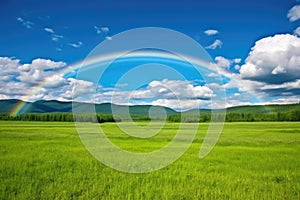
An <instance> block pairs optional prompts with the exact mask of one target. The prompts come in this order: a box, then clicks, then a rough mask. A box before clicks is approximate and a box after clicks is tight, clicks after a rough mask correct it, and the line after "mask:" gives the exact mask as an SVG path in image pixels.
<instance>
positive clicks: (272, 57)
mask: <svg viewBox="0 0 300 200" xmlns="http://www.w3.org/2000/svg"><path fill="white" fill-rule="evenodd" d="M240 74H241V77H242V78H244V79H249V80H254V81H260V82H265V83H271V84H280V83H284V82H288V81H293V80H296V79H299V78H300V38H298V37H296V36H293V35H289V34H285V35H283V34H281V35H275V36H270V37H266V38H263V39H261V40H259V41H257V42H256V43H255V45H254V47H252V49H251V52H250V53H249V56H248V57H247V59H246V62H245V64H244V65H242V66H241V69H240Z"/></svg>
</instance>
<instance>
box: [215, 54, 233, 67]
mask: <svg viewBox="0 0 300 200" xmlns="http://www.w3.org/2000/svg"><path fill="white" fill-rule="evenodd" d="M215 62H216V65H217V66H218V67H224V68H229V67H230V65H231V63H232V61H231V60H229V59H227V58H224V57H223V56H217V57H215Z"/></svg>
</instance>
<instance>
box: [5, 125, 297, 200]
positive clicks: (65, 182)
mask: <svg viewBox="0 0 300 200" xmlns="http://www.w3.org/2000/svg"><path fill="white" fill-rule="evenodd" d="M124 123H125V122H124ZM140 125H146V124H144V123H140ZM101 126H102V127H103V129H104V130H106V131H107V132H108V136H109V137H110V139H111V141H112V142H114V143H116V144H117V145H119V146H120V147H122V148H124V149H127V150H131V151H136V152H145V151H151V150H155V149H159V148H160V147H162V146H164V145H165V144H167V143H168V142H169V141H170V140H171V139H172V137H173V135H174V130H176V127H178V124H176V123H168V124H167V125H166V126H165V127H164V129H163V131H162V132H161V133H160V134H158V135H157V136H155V137H153V138H151V139H149V140H146V139H136V138H130V137H129V136H128V135H126V134H124V133H121V132H120V130H119V129H118V127H117V126H116V124H115V123H104V124H101ZM187 127H188V125H187ZM207 128H208V124H206V123H203V124H200V128H199V131H198V134H197V136H196V139H195V140H194V143H193V144H192V145H191V146H190V148H189V149H188V150H187V151H186V152H185V154H184V155H183V156H182V157H181V158H180V159H178V160H177V161H176V162H174V163H173V164H171V165H169V166H168V167H166V168H163V169H161V170H158V171H154V172H151V173H145V174H131V173H124V172H119V171H116V170H114V169H111V168H109V167H106V166H105V165H103V164H101V163H100V162H99V161H97V160H96V159H94V158H93V157H92V156H91V155H90V154H89V152H88V151H87V150H86V149H85V147H84V146H83V145H82V143H81V141H80V139H79V136H78V134H77V132H76V129H75V127H74V124H73V123H71V122H21V121H14V122H13V121H0V155H1V161H0V176H1V179H0V180H1V182H0V198H1V199H300V159H299V158H300V157H299V155H300V122H248V123H246V122H243V123H226V124H225V126H224V130H223V132H222V135H221V137H220V140H219V141H218V143H217V145H216V146H215V148H214V149H213V151H212V152H211V153H210V154H209V155H208V156H207V157H205V158H204V159H199V157H198V155H199V149H200V147H201V143H202V141H203V138H204V136H205V131H206V129H207ZM187 131H188V129H187Z"/></svg>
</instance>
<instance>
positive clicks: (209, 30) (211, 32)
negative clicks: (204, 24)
mask: <svg viewBox="0 0 300 200" xmlns="http://www.w3.org/2000/svg"><path fill="white" fill-rule="evenodd" d="M204 33H205V34H206V35H216V34H218V33H219V31H218V30H215V29H208V30H206V31H204Z"/></svg>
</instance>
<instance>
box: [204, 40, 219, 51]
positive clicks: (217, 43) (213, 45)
mask: <svg viewBox="0 0 300 200" xmlns="http://www.w3.org/2000/svg"><path fill="white" fill-rule="evenodd" d="M222 45H223V42H222V41H221V40H218V39H216V40H215V41H214V42H213V43H212V44H211V45H209V46H207V47H205V48H206V49H216V48H222Z"/></svg>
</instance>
